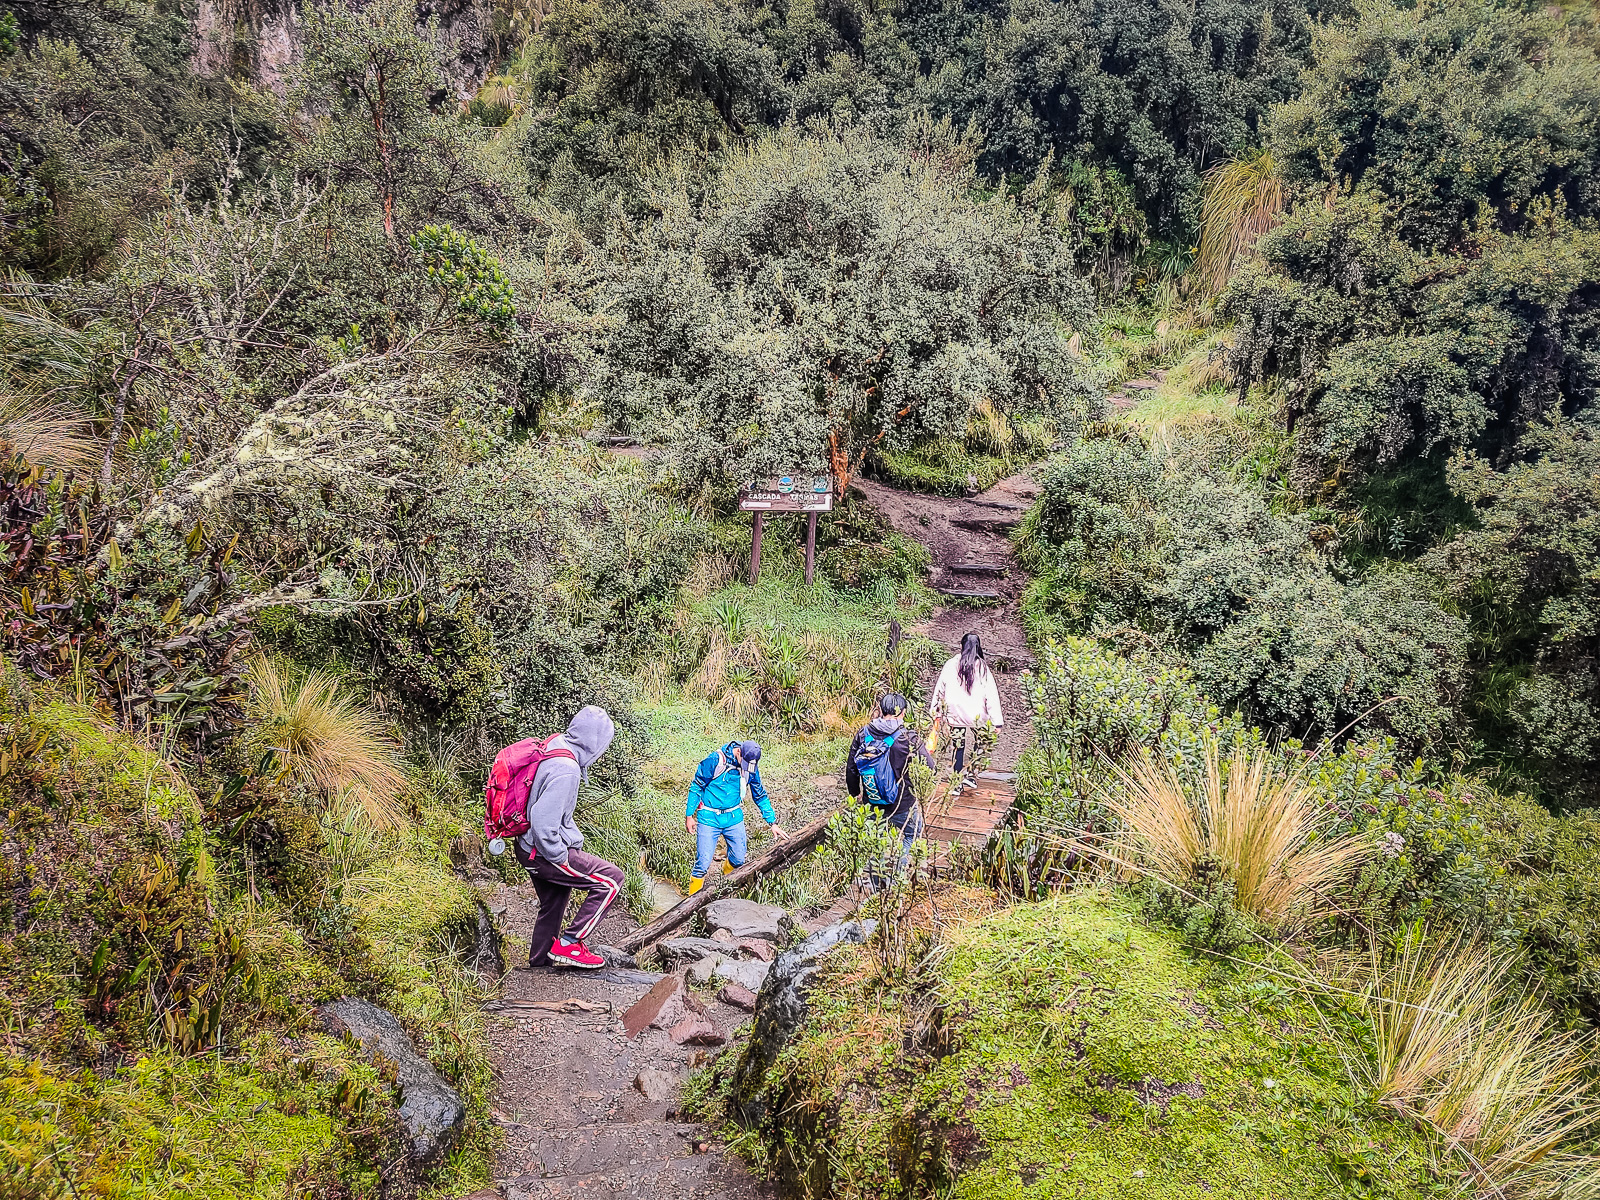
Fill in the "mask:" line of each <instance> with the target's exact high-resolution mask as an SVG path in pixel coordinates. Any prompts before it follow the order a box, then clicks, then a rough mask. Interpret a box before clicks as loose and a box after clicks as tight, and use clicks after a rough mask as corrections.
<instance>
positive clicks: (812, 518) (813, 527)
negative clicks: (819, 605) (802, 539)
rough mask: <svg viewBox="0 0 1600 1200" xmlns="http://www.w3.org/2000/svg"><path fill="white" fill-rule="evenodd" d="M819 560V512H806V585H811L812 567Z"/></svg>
mask: <svg viewBox="0 0 1600 1200" xmlns="http://www.w3.org/2000/svg"><path fill="white" fill-rule="evenodd" d="M816 561H817V514H816V513H807V514H806V586H807V587H810V586H811V568H812V566H813V565H814V564H815V563H816Z"/></svg>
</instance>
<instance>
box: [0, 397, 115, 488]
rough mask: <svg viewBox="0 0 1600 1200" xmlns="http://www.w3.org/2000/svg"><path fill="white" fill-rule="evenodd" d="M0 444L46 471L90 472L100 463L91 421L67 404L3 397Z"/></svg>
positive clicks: (0, 410) (1, 401)
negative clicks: (89, 423) (91, 429)
mask: <svg viewBox="0 0 1600 1200" xmlns="http://www.w3.org/2000/svg"><path fill="white" fill-rule="evenodd" d="M0 444H3V445H7V446H9V447H10V448H11V450H12V451H13V452H14V453H17V454H20V455H22V457H23V458H25V459H27V460H28V462H30V463H31V464H33V465H34V466H36V467H43V468H44V469H45V470H46V471H90V470H93V469H94V468H95V467H97V466H99V464H100V447H99V446H97V445H95V441H94V438H93V437H92V436H91V434H90V430H89V426H88V422H86V421H85V420H84V418H83V415H82V414H81V413H78V412H76V411H74V410H73V409H71V408H69V407H68V406H67V405H64V404H48V403H41V402H39V401H36V400H30V399H29V398H28V397H27V396H6V397H4V398H0Z"/></svg>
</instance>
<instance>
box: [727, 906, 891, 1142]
mask: <svg viewBox="0 0 1600 1200" xmlns="http://www.w3.org/2000/svg"><path fill="white" fill-rule="evenodd" d="M877 924H878V923H877V922H876V921H850V922H848V923H847V924H844V925H830V926H828V927H827V928H826V929H819V930H817V932H816V933H814V934H812V935H811V936H810V937H808V938H807V939H806V940H805V941H803V942H801V943H800V944H799V945H798V946H796V947H795V948H794V949H793V950H789V951H786V952H785V953H783V954H780V955H778V957H777V958H776V959H775V960H774V961H773V963H772V965H771V968H770V969H769V970H768V972H767V977H766V980H765V982H763V983H762V985H761V992H760V994H759V995H758V996H757V997H756V1017H755V1021H754V1022H752V1024H751V1026H750V1041H749V1043H748V1044H747V1045H746V1046H745V1048H744V1053H743V1054H742V1055H740V1057H739V1063H738V1065H737V1066H736V1067H734V1071H733V1104H734V1111H735V1112H737V1113H738V1114H739V1116H740V1118H741V1119H742V1120H743V1121H744V1122H745V1123H746V1124H748V1125H754V1124H756V1123H757V1122H759V1121H760V1120H761V1119H762V1117H764V1116H765V1115H766V1107H767V1106H766V1101H765V1099H764V1098H763V1096H762V1090H763V1089H762V1084H763V1081H764V1080H765V1078H766V1074H767V1070H768V1069H769V1068H770V1067H771V1066H772V1064H773V1063H774V1062H775V1061H777V1057H778V1054H779V1053H780V1052H781V1051H782V1050H783V1048H784V1046H786V1045H788V1043H789V1039H790V1038H792V1037H793V1036H794V1034H795V1031H796V1030H797V1029H799V1028H800V1026H801V1024H802V1023H803V1022H804V1021H805V1019H806V994H807V993H808V992H809V991H810V988H811V979H812V977H813V976H814V975H815V974H816V973H817V967H818V965H819V964H820V963H821V962H822V959H823V957H824V956H825V955H827V953H828V952H829V951H830V950H833V949H834V948H836V947H838V946H843V945H851V944H855V945H859V944H860V943H862V942H865V941H866V940H867V939H868V938H869V937H871V936H872V931H873V930H874V929H875V928H876V927H877ZM751 965H756V964H751ZM761 965H765V964H761Z"/></svg>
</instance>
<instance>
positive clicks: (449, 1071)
mask: <svg viewBox="0 0 1600 1200" xmlns="http://www.w3.org/2000/svg"><path fill="white" fill-rule="evenodd" d="M340 894H341V895H342V897H343V899H344V902H345V903H347V904H349V905H350V907H351V909H352V910H353V911H354V914H355V919H356V922H357V924H358V926H359V927H360V929H361V932H362V933H363V935H365V937H366V939H367V940H368V941H369V942H370V944H371V947H372V952H373V956H374V958H375V959H376V961H378V962H379V963H382V964H383V965H384V967H385V968H386V980H385V984H386V986H385V988H384V994H383V996H382V997H381V1000H382V1003H384V1005H385V1006H387V1007H388V1008H389V1009H390V1011H392V1012H393V1013H394V1014H395V1016H396V1017H398V1018H399V1019H400V1022H401V1024H403V1025H404V1026H405V1027H406V1030H407V1032H408V1033H410V1034H411V1037H412V1040H413V1041H415V1042H416V1045H417V1049H418V1050H419V1051H420V1052H421V1053H422V1054H423V1055H424V1056H426V1057H427V1058H428V1059H429V1061H431V1062H432V1063H433V1065H434V1066H435V1067H437V1068H438V1069H439V1071H440V1072H441V1073H442V1074H443V1075H444V1076H445V1078H446V1079H448V1080H449V1081H450V1083H451V1084H452V1085H453V1086H454V1087H455V1088H456V1089H457V1090H458V1091H459V1092H460V1093H461V1096H462V1099H463V1100H464V1101H465V1102H466V1105H467V1125H466V1129H465V1130H464V1131H463V1133H462V1136H461V1139H460V1140H459V1141H458V1143H457V1145H456V1148H455V1150H453V1151H452V1153H451V1156H450V1159H449V1160H448V1161H447V1162H446V1163H445V1164H444V1166H443V1168H442V1169H441V1171H440V1174H439V1178H437V1179H436V1180H435V1181H434V1184H435V1186H436V1188H438V1190H439V1192H440V1194H442V1195H456V1194H459V1193H460V1192H463V1191H470V1190H472V1188H473V1187H474V1186H476V1185H478V1184H480V1183H482V1182H484V1181H485V1180H486V1179H487V1178H488V1169H489V1165H490V1161H491V1157H492V1154H493V1145H494V1127H493V1124H492V1122H491V1120H490V1115H489V1105H490V1096H491V1095H492V1093H493V1089H494V1077H493V1074H492V1072H491V1071H490V1068H489V1059H488V1051H487V1045H488V1039H487V1034H486V1031H485V1028H484V1019H483V1013H482V1010H481V1008H480V1003H481V1001H482V999H483V990H482V986H481V984H480V982H479V980H478V978H477V976H476V974H475V973H474V972H473V970H472V959H473V952H474V950H475V948H476V945H477V929H478V902H477V897H476V895H475V893H474V891H473V889H472V887H471V886H470V885H469V884H467V883H466V882H465V881H463V880H462V879H460V878H459V877H458V876H457V875H455V874H454V872H452V871H451V870H450V868H449V867H448V866H446V865H445V863H444V862H443V861H441V859H439V858H438V857H431V856H428V855H426V854H412V855H408V856H396V857H395V858H393V859H391V860H389V861H387V862H384V863H383V864H381V865H379V866H375V867H371V868H369V869H368V870H366V871H363V872H361V873H359V874H356V875H352V876H350V877H348V878H347V879H345V881H344V883H343V884H342V886H341V888H340Z"/></svg>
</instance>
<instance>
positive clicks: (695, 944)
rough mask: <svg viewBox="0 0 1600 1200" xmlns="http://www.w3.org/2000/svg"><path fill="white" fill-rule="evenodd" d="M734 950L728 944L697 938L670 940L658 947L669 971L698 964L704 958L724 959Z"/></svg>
mask: <svg viewBox="0 0 1600 1200" xmlns="http://www.w3.org/2000/svg"><path fill="white" fill-rule="evenodd" d="M732 949H733V948H732V947H731V946H730V945H729V944H728V943H727V942H714V941H712V940H711V939H710V938H696V937H684V938H668V939H667V940H666V941H664V942H661V943H658V944H657V946H656V950H657V952H658V953H659V954H660V955H661V961H662V963H664V964H665V965H666V968H667V970H669V971H674V970H676V969H677V968H679V967H686V966H688V965H689V964H690V963H697V962H699V961H700V960H701V959H702V958H724V957H726V956H727V955H728V953H729V952H730V951H731V950H732Z"/></svg>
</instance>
